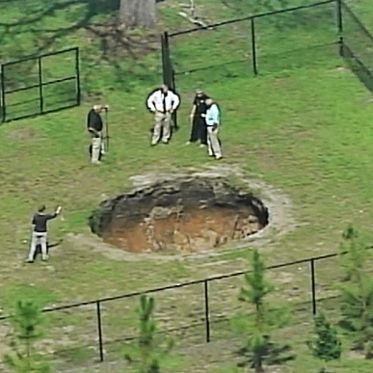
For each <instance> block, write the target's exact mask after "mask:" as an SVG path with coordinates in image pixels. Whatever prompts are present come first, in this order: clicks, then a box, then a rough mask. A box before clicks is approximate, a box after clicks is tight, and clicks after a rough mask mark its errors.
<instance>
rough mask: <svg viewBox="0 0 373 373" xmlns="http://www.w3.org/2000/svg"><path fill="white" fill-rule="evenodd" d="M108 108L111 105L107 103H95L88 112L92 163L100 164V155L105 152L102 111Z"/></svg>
mask: <svg viewBox="0 0 373 373" xmlns="http://www.w3.org/2000/svg"><path fill="white" fill-rule="evenodd" d="M108 108H109V106H107V105H95V106H93V108H92V109H91V110H90V111H89V113H88V117H87V128H88V131H89V132H90V134H91V136H92V150H91V160H92V163H96V164H99V163H100V161H99V159H100V155H101V154H104V153H105V151H104V143H103V141H102V130H103V123H102V119H101V115H100V113H102V112H103V111H104V110H108Z"/></svg>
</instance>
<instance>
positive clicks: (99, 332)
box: [96, 301, 104, 362]
mask: <svg viewBox="0 0 373 373" xmlns="http://www.w3.org/2000/svg"><path fill="white" fill-rule="evenodd" d="M96 306H97V308H96V309H97V328H98V343H99V349H100V361H101V362H103V361H104V349H103V343H102V327H101V308H100V301H97V302H96Z"/></svg>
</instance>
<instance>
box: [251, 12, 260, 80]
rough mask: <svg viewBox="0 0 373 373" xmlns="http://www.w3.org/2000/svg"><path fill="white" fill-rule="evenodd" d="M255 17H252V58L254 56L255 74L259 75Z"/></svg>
mask: <svg viewBox="0 0 373 373" xmlns="http://www.w3.org/2000/svg"><path fill="white" fill-rule="evenodd" d="M254 20H255V18H254V17H252V18H251V47H252V58H253V70H254V74H255V75H258V67H257V64H256V40H255V21H254Z"/></svg>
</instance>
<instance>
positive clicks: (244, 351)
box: [236, 336, 296, 368]
mask: <svg viewBox="0 0 373 373" xmlns="http://www.w3.org/2000/svg"><path fill="white" fill-rule="evenodd" d="M264 338H265V341H266V343H265V345H264V346H263V349H262V351H261V354H262V359H263V362H264V363H265V364H266V365H281V364H284V363H286V362H288V361H292V360H294V359H295V358H296V355H295V354H294V353H293V352H292V350H291V346H290V345H287V344H285V345H278V344H275V343H273V342H271V341H270V338H269V336H265V337H264ZM236 354H237V355H238V356H240V357H242V358H243V360H242V361H241V362H240V363H238V364H237V365H238V366H239V367H246V366H249V367H250V368H254V356H253V352H252V350H251V349H250V348H248V347H243V348H240V349H239V350H238V351H237V353H236Z"/></svg>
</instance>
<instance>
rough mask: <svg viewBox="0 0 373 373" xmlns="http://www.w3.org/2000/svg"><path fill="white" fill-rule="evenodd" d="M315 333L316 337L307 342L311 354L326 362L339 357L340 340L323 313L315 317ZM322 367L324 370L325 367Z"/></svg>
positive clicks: (340, 351) (340, 349) (340, 350)
mask: <svg viewBox="0 0 373 373" xmlns="http://www.w3.org/2000/svg"><path fill="white" fill-rule="evenodd" d="M315 333H316V335H317V339H316V340H315V341H313V342H309V343H308V346H309V348H310V350H311V351H312V353H313V355H314V356H315V357H317V358H319V359H320V360H323V361H326V362H327V361H330V360H334V359H339V358H340V357H341V353H342V343H341V340H340V339H339V338H338V335H337V331H336V330H335V328H334V327H332V326H331V325H330V323H329V322H328V321H327V320H326V318H325V315H324V314H323V313H320V314H319V315H317V316H316V317H315ZM323 369H324V370H325V368H323Z"/></svg>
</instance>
